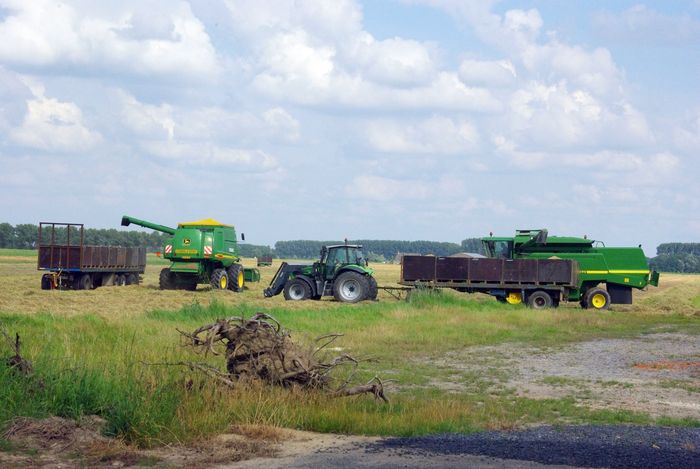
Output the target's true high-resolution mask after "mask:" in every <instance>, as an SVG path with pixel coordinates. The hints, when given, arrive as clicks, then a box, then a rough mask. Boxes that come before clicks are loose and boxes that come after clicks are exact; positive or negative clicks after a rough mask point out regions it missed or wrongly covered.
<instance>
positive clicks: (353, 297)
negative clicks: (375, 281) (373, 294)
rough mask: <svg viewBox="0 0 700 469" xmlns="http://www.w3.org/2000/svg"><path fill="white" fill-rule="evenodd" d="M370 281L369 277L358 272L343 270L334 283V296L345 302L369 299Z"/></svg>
mask: <svg viewBox="0 0 700 469" xmlns="http://www.w3.org/2000/svg"><path fill="white" fill-rule="evenodd" d="M368 293H369V282H368V281H367V277H366V276H364V275H362V274H358V273H357V272H352V271H351V272H343V273H342V274H340V275H338V278H336V279H335V283H334V284H333V296H334V297H335V299H336V300H338V301H341V302H343V303H357V302H358V301H362V300H365V299H367V294H368Z"/></svg>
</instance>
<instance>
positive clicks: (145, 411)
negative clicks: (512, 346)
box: [0, 294, 700, 446]
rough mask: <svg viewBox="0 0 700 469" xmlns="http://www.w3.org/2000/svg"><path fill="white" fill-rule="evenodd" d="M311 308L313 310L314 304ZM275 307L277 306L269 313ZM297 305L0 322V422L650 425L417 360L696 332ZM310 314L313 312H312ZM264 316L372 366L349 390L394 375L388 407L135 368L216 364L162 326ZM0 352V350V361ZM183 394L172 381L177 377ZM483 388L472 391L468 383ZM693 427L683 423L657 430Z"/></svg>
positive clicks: (559, 316) (494, 306)
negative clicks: (16, 356)
mask: <svg viewBox="0 0 700 469" xmlns="http://www.w3.org/2000/svg"><path fill="white" fill-rule="evenodd" d="M324 303H325V304H324ZM281 304H282V305H284V304H285V303H281ZM308 305H309V308H310V309H303V308H301V309H296V310H290V309H287V308H285V307H283V306H279V307H273V308H261V307H260V306H259V305H256V304H245V303H244V304H241V305H238V306H231V305H225V304H223V303H218V302H213V303H211V304H209V305H207V306H203V305H200V304H197V303H196V302H195V303H193V304H190V305H188V306H185V307H182V308H180V309H176V310H160V309H158V310H153V311H149V312H146V313H143V314H140V315H137V316H128V317H127V316H125V317H123V318H120V317H102V316H99V315H96V314H82V315H72V316H66V315H58V314H49V313H36V314H32V315H27V314H21V313H14V314H13V313H1V314H0V325H2V326H3V327H4V328H5V329H7V330H8V331H9V332H10V333H14V332H18V333H19V334H20V335H21V337H22V340H23V343H24V346H23V354H24V355H25V357H26V358H28V359H30V360H32V361H33V363H34V366H35V375H34V376H33V377H32V378H23V377H20V376H17V375H16V374H15V373H14V372H12V371H10V370H7V369H6V368H2V367H0V402H2V403H4V404H5V405H2V406H0V422H7V421H8V420H9V419H10V418H12V417H13V416H17V415H28V416H36V417H42V416H48V415H59V416H65V417H70V418H77V417H80V416H81V415H87V414H97V415H100V416H102V417H104V418H105V419H107V421H108V430H107V431H108V433H109V434H112V435H116V436H119V437H121V438H124V439H125V440H127V441H130V442H133V443H136V444H138V445H142V446H149V445H154V444H161V443H173V442H181V441H188V440H193V439H197V438H201V437H206V436H209V435H211V434H215V433H218V432H222V431H225V430H226V429H227V428H228V426H229V425H231V424H236V423H249V424H267V425H274V426H283V427H291V428H299V429H307V430H316V431H329V432H347V433H358V434H375V435H416V434H425V433H434V432H458V431H459V432H464V431H475V430H479V429H490V428H512V427H514V426H520V425H523V424H530V423H559V422H596V423H618V422H625V423H651V422H653V419H652V418H651V417H648V416H646V415H644V414H639V413H632V412H625V411H600V410H596V411H594V410H590V409H587V408H585V407H581V406H580V405H577V404H576V403H574V402H573V400H570V399H569V400H567V399H549V400H533V399H525V398H518V397H515V395H514V393H513V390H508V389H501V390H500V391H498V392H495V391H494V388H493V386H490V384H493V383H499V382H501V381H503V379H505V378H506V377H503V376H499V375H493V376H491V375H488V376H486V375H485V376H483V377H474V378H475V379H474V380H473V381H474V382H471V381H472V379H471V378H470V377H468V376H461V377H460V376H459V375H455V374H454V370H450V369H449V368H439V367H435V366H433V365H432V364H431V363H430V361H429V357H438V356H440V355H442V354H444V353H445V352H449V351H452V350H462V349H464V348H465V347H467V346H470V345H490V344H500V343H503V342H518V343H523V344H529V345H545V346H549V345H554V344H562V343H567V342H571V341H578V340H583V339H587V338H593V337H615V336H631V335H635V334H639V333H644V332H651V331H654V330H657V329H658V328H659V327H661V326H663V327H664V328H665V330H670V331H673V330H681V331H684V332H689V333H700V324H699V323H698V321H697V320H696V319H694V318H692V317H688V316H681V315H663V316H661V315H656V316H655V315H648V314H642V313H634V312H625V313H621V312H612V311H610V312H604V313H599V312H591V311H582V310H580V309H578V308H559V309H557V310H548V311H542V312H537V313H535V312H533V311H531V310H528V309H526V308H524V307H523V308H519V307H516V308H513V307H512V306H509V305H501V304H498V303H496V302H485V301H478V300H475V299H471V297H464V296H458V295H451V294H445V295H437V296H434V295H417V296H414V297H413V299H412V300H411V302H410V303H402V302H380V303H365V304H358V305H342V306H340V305H337V304H334V303H329V302H320V303H319V302H309V303H308ZM321 307H324V308H325V309H321ZM260 310H264V311H265V312H267V313H268V314H271V315H272V316H274V317H275V318H277V319H278V320H279V321H280V322H281V323H282V324H283V325H284V327H285V328H287V329H289V330H290V331H291V334H292V337H293V338H294V340H297V341H300V342H302V343H306V344H309V345H310V344H311V343H312V339H313V338H314V337H316V336H319V335H322V334H327V333H330V332H343V333H345V336H344V337H343V338H341V339H340V340H339V341H337V342H336V344H334V345H337V346H340V347H343V352H346V353H350V354H352V355H354V356H357V357H373V358H374V359H376V362H367V363H363V364H362V365H361V366H360V370H359V374H358V376H357V381H358V382H361V381H363V380H369V379H370V378H371V377H372V376H374V375H375V373H379V375H381V376H382V377H383V378H385V379H386V378H390V379H396V380H397V381H398V382H399V384H400V387H399V388H398V390H396V389H395V390H394V391H391V390H390V391H389V397H390V399H391V403H390V404H389V405H385V404H382V403H380V402H375V401H373V400H372V399H371V398H369V397H368V396H359V397H355V398H349V399H332V398H329V397H327V396H325V395H323V394H321V393H314V392H312V393H306V392H301V391H298V390H287V389H277V388H273V387H269V386H262V385H261V386H254V387H246V388H241V389H236V390H233V391H231V390H229V389H225V388H220V387H218V386H215V385H214V384H212V383H211V382H208V381H206V380H205V379H204V378H202V377H200V376H198V375H196V374H193V373H192V372H190V371H189V370H188V369H186V368H184V367H176V366H162V365H149V364H148V363H163V362H178V361H183V360H185V361H202V360H205V361H207V362H208V363H210V364H213V365H216V366H219V367H220V368H223V359H222V357H220V356H218V357H213V356H209V357H207V358H204V357H202V356H195V355H193V354H192V353H191V352H190V351H189V350H188V349H184V348H182V347H181V346H180V344H179V334H178V332H177V331H176V328H179V329H183V330H193V329H194V328H196V327H198V326H200V325H202V324H205V323H207V322H211V321H213V320H215V319H216V318H221V317H229V316H237V315H239V314H244V315H245V316H252V315H253V314H254V313H255V312H257V311H260ZM8 354H9V351H6V350H5V349H1V348H0V357H1V356H3V355H8ZM189 379H191V380H193V382H192V384H191V385H187V386H186V385H185V383H186V381H187V380H189ZM455 379H456V380H460V379H461V380H462V381H464V382H466V384H467V389H468V390H467V391H465V392H463V393H459V394H451V393H449V392H446V391H444V390H441V389H439V388H436V387H435V386H431V385H430V383H431V382H432V380H441V381H450V380H455ZM480 379H481V380H486V381H488V383H486V381H484V382H483V383H482V382H481V381H479V380H480ZM668 422H670V423H672V424H679V425H698V422H697V421H693V420H687V421H680V420H679V421H668Z"/></svg>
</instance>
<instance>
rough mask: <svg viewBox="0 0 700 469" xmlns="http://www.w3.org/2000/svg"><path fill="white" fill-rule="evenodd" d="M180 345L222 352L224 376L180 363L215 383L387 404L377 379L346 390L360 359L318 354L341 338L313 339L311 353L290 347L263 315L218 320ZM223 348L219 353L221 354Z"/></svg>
mask: <svg viewBox="0 0 700 469" xmlns="http://www.w3.org/2000/svg"><path fill="white" fill-rule="evenodd" d="M179 332H180V334H182V337H183V339H184V342H185V343H184V345H186V346H189V347H192V348H193V349H194V350H195V351H196V352H198V353H203V354H204V355H207V354H209V353H211V354H213V355H221V354H222V353H223V354H224V356H225V358H226V370H227V373H223V372H220V371H219V370H217V369H216V368H214V367H211V366H209V365H205V364H201V363H190V362H187V363H180V364H181V365H186V366H188V367H190V368H191V369H193V370H197V371H199V372H202V373H204V374H206V375H207V376H209V377H211V378H214V379H216V380H217V381H219V382H221V383H223V384H226V385H227V386H230V387H234V386H235V385H236V383H237V382H240V381H246V380H256V381H258V380H259V381H263V382H266V383H270V384H274V385H279V386H284V387H291V386H299V387H302V388H307V389H323V390H327V391H329V392H330V394H331V395H333V396H352V395H357V394H364V393H369V394H372V395H374V397H375V398H376V399H382V400H383V401H385V402H388V400H387V398H386V396H385V395H384V384H383V383H382V381H381V380H380V379H379V378H378V377H376V376H375V377H374V378H373V379H372V380H371V381H370V382H368V383H366V384H362V385H355V386H350V381H351V379H352V377H353V376H354V372H355V370H356V368H357V365H358V363H359V362H358V360H356V359H355V358H353V357H351V356H350V355H347V354H343V355H340V356H337V357H334V358H330V359H325V360H324V359H322V357H321V355H324V354H322V353H321V352H322V351H324V349H326V347H328V345H330V344H331V343H333V342H334V341H335V340H336V339H337V338H338V337H340V336H342V334H329V335H325V336H322V337H319V338H317V339H316V345H315V347H313V348H312V349H310V350H309V349H306V348H304V347H301V346H300V345H298V344H296V343H294V342H293V341H292V339H291V337H290V334H289V332H287V331H285V330H283V329H282V327H281V325H280V323H279V322H278V321H277V320H275V319H274V318H273V317H271V316H268V315H267V314H264V313H257V314H256V315H255V316H253V317H252V318H250V319H245V318H243V317H233V318H229V319H219V320H217V321H216V322H214V323H212V324H207V325H204V326H202V327H200V328H198V329H196V330H195V331H194V332H191V333H190V332H183V331H179ZM222 349H223V350H222ZM340 366H349V367H350V372H349V375H348V377H347V378H346V379H345V380H344V381H343V382H342V383H340V384H336V382H335V380H334V378H333V377H332V376H331V371H333V370H334V369H336V368H338V367H340Z"/></svg>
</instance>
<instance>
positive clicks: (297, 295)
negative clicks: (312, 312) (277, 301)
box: [284, 278, 311, 301]
mask: <svg viewBox="0 0 700 469" xmlns="http://www.w3.org/2000/svg"><path fill="white" fill-rule="evenodd" d="M309 298H311V286H310V285H309V284H308V283H306V281H305V280H302V279H300V278H293V279H291V280H287V283H285V284H284V299H285V300H291V301H303V300H308V299H309Z"/></svg>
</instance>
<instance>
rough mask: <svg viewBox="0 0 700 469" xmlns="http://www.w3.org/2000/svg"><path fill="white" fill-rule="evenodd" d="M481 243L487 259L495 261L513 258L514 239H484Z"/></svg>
mask: <svg viewBox="0 0 700 469" xmlns="http://www.w3.org/2000/svg"><path fill="white" fill-rule="evenodd" d="M481 243H482V245H483V246H484V252H485V253H486V256H487V257H492V258H494V259H512V258H513V238H493V237H491V238H484V239H482V240H481Z"/></svg>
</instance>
